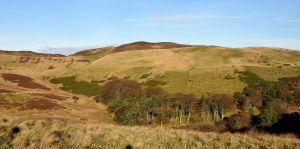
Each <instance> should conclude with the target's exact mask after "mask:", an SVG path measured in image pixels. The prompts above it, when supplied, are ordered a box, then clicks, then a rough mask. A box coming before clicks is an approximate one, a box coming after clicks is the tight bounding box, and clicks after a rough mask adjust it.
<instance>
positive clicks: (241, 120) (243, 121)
mask: <svg viewBox="0 0 300 149" xmlns="http://www.w3.org/2000/svg"><path fill="white" fill-rule="evenodd" d="M224 121H225V124H226V127H227V128H228V129H229V130H230V131H239V130H243V129H247V128H249V127H250V126H251V117H250V115H248V114H246V113H244V112H240V113H238V114H236V115H234V116H232V117H229V118H226V119H225V120H224Z"/></svg>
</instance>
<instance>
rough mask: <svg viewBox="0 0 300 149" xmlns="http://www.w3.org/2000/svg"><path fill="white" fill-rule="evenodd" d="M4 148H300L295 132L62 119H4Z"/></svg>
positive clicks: (0, 124) (1, 145)
mask: <svg viewBox="0 0 300 149" xmlns="http://www.w3.org/2000/svg"><path fill="white" fill-rule="evenodd" d="M0 129H1V133H0V148H109V149H115V148H125V147H126V146H129V145H130V146H132V148H149V147H151V148H166V149H176V148H178V149H179V148H200V149H201V148H299V147H300V142H299V139H297V138H295V137H293V136H291V135H281V136H275V135H267V134H261V133H254V132H253V133H247V134H238V133H236V134H231V133H204V132H195V131H194V132H192V131H185V130H174V129H170V128H164V127H154V128H149V127H141V126H135V127H127V126H117V125H111V124H102V123H97V124H95V123H71V122H67V121H62V120H25V121H24V120H17V121H16V120H15V119H9V120H8V121H6V122H4V121H2V120H1V121H0Z"/></svg>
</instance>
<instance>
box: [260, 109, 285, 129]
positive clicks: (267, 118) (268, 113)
mask: <svg viewBox="0 0 300 149" xmlns="http://www.w3.org/2000/svg"><path fill="white" fill-rule="evenodd" d="M279 118H280V114H279V113H278V112H276V111H275V110H273V109H270V108H267V109H265V110H263V113H262V114H261V115H260V116H259V119H260V126H263V127H271V126H272V125H273V124H274V123H276V122H277V121H278V119H279Z"/></svg>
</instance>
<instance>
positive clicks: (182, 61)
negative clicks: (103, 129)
mask: <svg viewBox="0 0 300 149" xmlns="http://www.w3.org/2000/svg"><path fill="white" fill-rule="evenodd" d="M25 53H26V52H25ZM29 53H30V52H29ZM37 55H39V54H31V55H29V56H24V55H21V54H20V53H18V52H4V51H2V52H0V64H1V66H0V71H3V72H6V71H9V70H14V71H16V72H20V73H21V74H26V75H29V76H31V77H33V78H37V79H41V78H52V77H62V76H76V77H77V79H80V80H86V81H98V82H105V81H107V80H109V79H110V78H113V77H119V78H130V79H134V80H138V81H140V82H141V83H142V84H143V85H144V86H162V87H163V88H165V89H167V90H168V91H169V92H186V93H194V94H196V95H198V96H201V95H203V94H207V93H226V94H232V93H233V92H235V91H239V90H242V89H243V87H244V86H245V85H244V84H243V83H242V82H241V81H240V80H239V78H238V76H237V74H236V73H235V71H236V70H246V69H249V70H250V71H252V72H254V73H256V74H258V75H259V76H261V77H262V78H265V79H267V80H276V79H278V78H279V77H290V76H291V77H292V76H299V75H300V51H292V50H287V49H279V48H265V47H249V48H226V47H217V46H189V45H180V44H175V43H166V42H163V43H148V42H136V43H131V44H126V45H123V46H119V47H106V48H97V49H91V50H85V51H81V52H78V53H75V54H73V55H70V56H67V57H63V56H60V55H58V57H47V55H45V54H42V55H44V57H40V56H37Z"/></svg>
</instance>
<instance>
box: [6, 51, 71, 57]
mask: <svg viewBox="0 0 300 149" xmlns="http://www.w3.org/2000/svg"><path fill="white" fill-rule="evenodd" d="M0 54H12V55H23V56H44V57H66V56H65V55H62V54H48V53H37V52H32V51H5V50H0Z"/></svg>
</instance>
